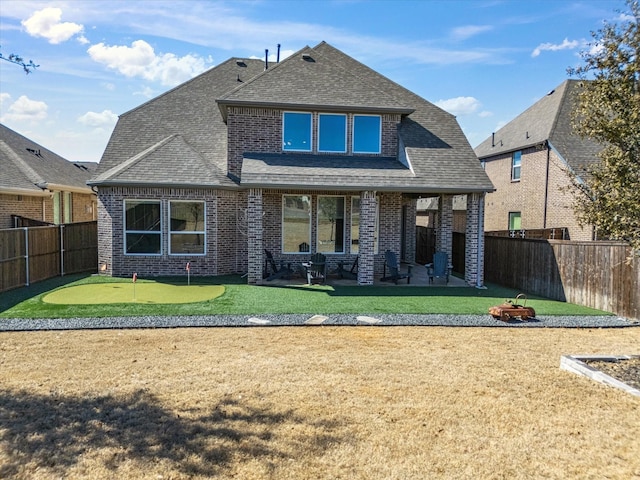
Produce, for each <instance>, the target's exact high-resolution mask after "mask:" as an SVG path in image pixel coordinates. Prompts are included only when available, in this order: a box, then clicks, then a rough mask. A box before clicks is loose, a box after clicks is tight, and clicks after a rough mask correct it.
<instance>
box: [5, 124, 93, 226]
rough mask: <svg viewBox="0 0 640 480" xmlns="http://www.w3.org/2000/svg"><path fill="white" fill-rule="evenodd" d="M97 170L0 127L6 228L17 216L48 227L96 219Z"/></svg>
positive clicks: (11, 224) (91, 165)
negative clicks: (93, 178) (92, 182)
mask: <svg viewBox="0 0 640 480" xmlns="http://www.w3.org/2000/svg"><path fill="white" fill-rule="evenodd" d="M95 166H96V164H95V163H93V164H90V163H87V162H70V161H68V160H66V159H65V158H63V157H61V156H60V155H58V154H56V153H54V152H52V151H51V150H49V149H47V148H45V147H43V146H42V145H39V144H37V143H36V142H34V141H32V140H30V139H29V138H27V137H25V136H23V135H20V134H19V133H18V132H15V131H14V130H11V129H10V128H8V127H6V126H5V125H1V124H0V228H13V227H14V226H15V225H14V223H13V220H12V218H13V217H12V216H21V217H26V218H29V219H31V220H37V221H40V222H45V223H55V224H59V223H72V222H86V221H91V220H95V219H96V215H97V214H96V210H97V209H96V194H95V193H94V192H93V191H92V190H91V188H89V187H88V186H87V180H89V179H90V178H91V176H92V174H93V173H92V172H93V169H94V168H95Z"/></svg>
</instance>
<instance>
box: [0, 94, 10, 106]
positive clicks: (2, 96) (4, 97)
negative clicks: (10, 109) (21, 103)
mask: <svg viewBox="0 0 640 480" xmlns="http://www.w3.org/2000/svg"><path fill="white" fill-rule="evenodd" d="M9 100H11V95H9V94H8V93H4V92H2V93H0V106H2V105H3V104H4V102H8V101H9Z"/></svg>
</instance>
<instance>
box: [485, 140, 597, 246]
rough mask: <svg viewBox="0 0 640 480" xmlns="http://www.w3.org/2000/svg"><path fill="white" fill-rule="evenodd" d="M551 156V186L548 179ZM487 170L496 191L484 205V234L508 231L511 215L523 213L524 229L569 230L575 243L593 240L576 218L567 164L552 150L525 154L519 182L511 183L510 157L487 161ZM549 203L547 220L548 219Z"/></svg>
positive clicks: (509, 155)
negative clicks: (485, 232)
mask: <svg viewBox="0 0 640 480" xmlns="http://www.w3.org/2000/svg"><path fill="white" fill-rule="evenodd" d="M547 152H548V153H549V174H548V178H549V184H548V188H547V189H546V191H545V181H546V178H547ZM485 170H486V172H487V175H488V176H489V178H490V179H491V181H492V182H493V185H494V186H495V187H496V191H495V192H492V193H488V194H487V197H486V205H485V230H487V231H491V230H506V229H508V228H509V212H521V218H522V228H524V229H537V228H560V227H567V228H569V235H570V236H571V239H572V240H590V239H591V229H590V228H586V229H582V228H581V227H580V226H579V225H578V222H577V220H576V218H575V215H574V213H573V208H572V197H573V195H572V194H571V193H570V190H567V187H569V186H570V180H569V177H568V175H567V173H566V171H565V166H564V163H563V162H562V160H561V159H560V158H558V156H557V155H556V153H555V152H554V151H553V150H550V151H548V150H547V149H546V148H543V149H536V148H535V147H532V148H529V149H526V150H523V151H522V163H521V171H520V181H518V182H512V181H511V153H507V154H503V155H496V156H495V157H491V158H488V159H486V161H485ZM545 196H546V199H547V212H546V215H547V219H546V225H545V221H544V215H545Z"/></svg>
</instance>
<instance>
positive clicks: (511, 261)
mask: <svg viewBox="0 0 640 480" xmlns="http://www.w3.org/2000/svg"><path fill="white" fill-rule="evenodd" d="M630 255H631V249H630V247H629V245H627V244H625V243H620V242H578V241H571V240H527V239H513V238H501V237H492V236H485V257H484V258H485V266H484V278H485V281H487V282H491V283H496V284H498V285H503V286H506V287H512V288H515V289H517V290H522V291H523V292H525V293H529V294H532V295H540V296H543V297H547V298H552V299H554V300H561V301H566V302H570V303H575V304H577V305H584V306H587V307H591V308H597V309H599V310H604V311H607V312H612V313H615V314H617V315H620V316H623V317H627V318H632V319H635V320H638V319H640V258H639V257H635V258H634V259H633V261H632V262H631V263H628V262H627V258H629V256H630Z"/></svg>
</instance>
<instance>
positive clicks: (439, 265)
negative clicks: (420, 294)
mask: <svg viewBox="0 0 640 480" xmlns="http://www.w3.org/2000/svg"><path fill="white" fill-rule="evenodd" d="M425 267H427V275H428V276H429V283H433V279H434V278H444V279H445V283H446V284H449V275H451V270H452V269H453V265H451V264H450V263H449V257H448V255H447V254H446V253H445V252H436V253H434V254H433V262H432V263H427V264H426V265H425Z"/></svg>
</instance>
